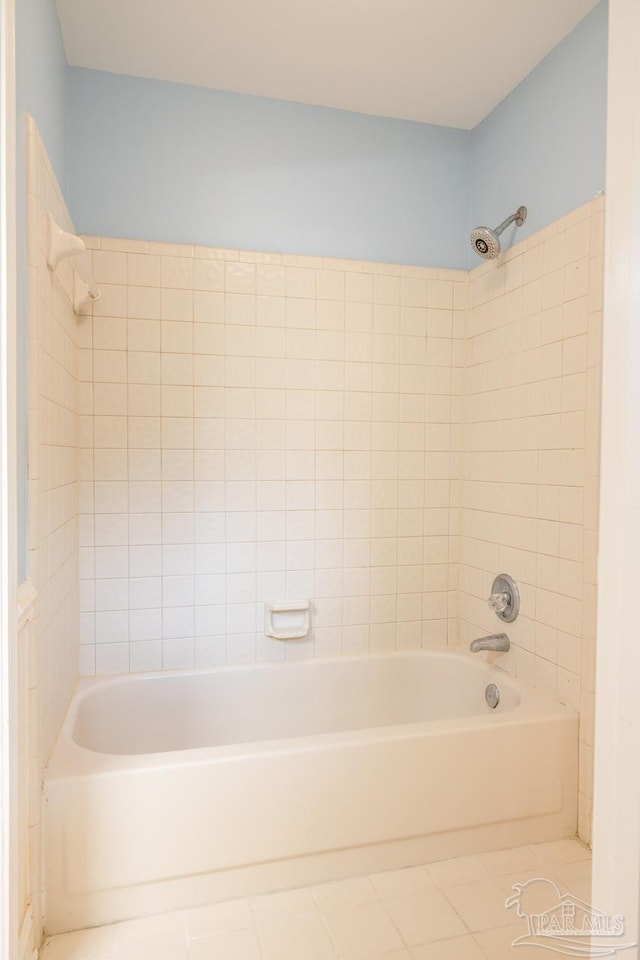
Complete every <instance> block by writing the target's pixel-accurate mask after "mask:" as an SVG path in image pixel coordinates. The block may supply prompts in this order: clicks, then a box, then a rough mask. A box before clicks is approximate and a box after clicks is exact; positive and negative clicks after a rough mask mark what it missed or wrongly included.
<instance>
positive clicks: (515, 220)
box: [493, 207, 524, 236]
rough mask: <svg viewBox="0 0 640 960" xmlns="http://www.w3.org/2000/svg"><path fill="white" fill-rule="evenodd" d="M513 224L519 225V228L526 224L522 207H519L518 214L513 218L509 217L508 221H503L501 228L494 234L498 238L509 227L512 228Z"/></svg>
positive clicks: (513, 215) (514, 214) (496, 229)
mask: <svg viewBox="0 0 640 960" xmlns="http://www.w3.org/2000/svg"><path fill="white" fill-rule="evenodd" d="M512 223H517V224H518V226H519V227H520V226H522V224H523V223H524V217H523V208H522V207H518V209H517V210H516V212H515V213H512V214H511V216H510V217H507V219H506V220H503V221H502V223H501V224H500V226H499V227H496V228H495V230H494V231H493V232H494V233H495V234H496V235H497V236H500V234H501V233H503V232H504V231H505V230H506V229H507V227H509V226H511V224H512Z"/></svg>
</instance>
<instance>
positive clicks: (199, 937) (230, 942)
mask: <svg viewBox="0 0 640 960" xmlns="http://www.w3.org/2000/svg"><path fill="white" fill-rule="evenodd" d="M536 877H544V878H546V879H548V880H552V881H553V882H554V883H556V884H557V886H558V887H559V888H560V889H561V890H562V891H563V892H568V893H571V894H573V895H574V896H576V897H580V898H582V899H586V900H588V899H589V889H590V882H591V861H590V852H589V850H587V849H586V848H585V847H584V846H582V844H580V843H579V842H578V841H575V840H560V841H554V842H552V843H542V844H536V845H532V846H527V847H520V848H517V849H513V850H502V851H496V852H495V853H485V854H480V855H478V856H471V857H459V858H458V859H455V860H445V861H443V862H441V863H432V864H427V865H426V866H421V867H411V868H408V869H406V870H395V871H391V872H388V873H378V874H373V875H371V876H368V877H355V878H353V879H350V880H340V881H337V882H334V883H324V884H320V885H318V886H314V887H306V888H302V889H299V890H289V891H286V892H284V893H275V894H271V895H269V896H260V897H251V898H248V899H246V900H234V901H231V902H228V903H220V904H214V905H211V906H205V907H199V908H198V909H196V910H186V911H180V912H177V913H169V914H163V915H161V916H159V917H150V918H148V919H144V920H131V921H128V922H126V923H120V924H114V925H113V926H109V927H100V928H97V929H94V930H85V931H80V932H78V933H70V934H65V935H63V936H59V937H52V938H50V939H49V940H48V941H47V942H46V944H45V947H44V950H43V952H42V954H41V958H42V960H507V958H512V960H518V958H520V960H541V958H542V957H543V956H544V960H549V951H548V950H544V951H543V950H539V949H538V948H536V947H527V948H526V949H524V950H523V949H518V948H513V947H512V946H511V942H512V941H513V940H514V939H515V938H516V937H519V936H522V935H523V934H524V933H525V932H526V923H525V921H524V920H517V918H516V915H515V913H514V912H513V911H510V910H507V909H506V908H505V899H506V898H507V897H508V896H509V895H510V894H511V893H512V884H514V883H516V882H525V881H526V880H530V879H534V878H536ZM532 912H535V911H532Z"/></svg>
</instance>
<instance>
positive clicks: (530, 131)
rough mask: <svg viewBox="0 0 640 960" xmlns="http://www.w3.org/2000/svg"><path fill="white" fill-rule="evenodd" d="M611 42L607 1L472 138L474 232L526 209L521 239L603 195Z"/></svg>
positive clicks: (537, 68) (509, 97) (552, 52)
mask: <svg viewBox="0 0 640 960" xmlns="http://www.w3.org/2000/svg"><path fill="white" fill-rule="evenodd" d="M607 40H608V4H607V0H602V2H601V3H599V4H598V6H597V7H595V8H594V9H593V10H592V11H591V13H589V14H588V15H587V16H586V17H585V18H584V19H583V20H582V21H581V22H580V23H579V24H578V25H577V27H576V28H575V30H573V32H572V33H570V34H569V36H568V37H567V38H566V39H565V40H564V41H563V42H562V43H561V44H560V45H559V46H557V47H556V48H555V50H552V51H551V53H550V54H549V55H548V56H547V57H546V58H545V60H543V61H542V63H540V64H539V65H538V66H537V67H536V69H535V70H533V71H532V72H531V73H530V74H529V76H528V77H526V78H525V79H524V80H523V81H522V83H520V84H519V86H518V87H516V89H515V90H513V91H512V92H511V93H510V94H509V96H508V97H506V99H505V100H503V101H502V103H500V104H499V105H498V106H497V107H496V108H495V110H493V111H492V113H490V114H489V116H488V117H487V118H486V120H484V121H483V122H482V123H481V124H479V125H478V126H477V127H476V129H475V130H474V131H473V135H472V138H471V157H472V163H471V169H472V185H471V221H472V225H473V226H475V225H476V224H487V225H489V226H495V225H496V224H497V223H499V222H500V221H501V220H503V219H504V217H506V216H507V215H508V214H509V213H511V212H512V211H513V210H515V209H516V208H517V207H518V206H519V205H520V204H521V203H524V204H525V205H526V206H527V208H528V211H529V215H528V218H527V222H526V224H525V225H524V226H523V227H521V228H520V229H519V230H518V232H517V238H518V239H524V237H525V236H527V235H528V234H530V233H535V231H536V230H540V229H541V228H542V227H544V226H547V225H548V224H549V223H552V222H553V221H554V220H557V219H558V218H559V217H561V216H563V215H564V214H566V213H569V212H570V211H571V210H575V209H576V207H579V206H581V205H582V204H583V203H586V202H587V201H588V200H590V199H591V198H592V197H594V196H595V195H596V194H597V193H598V192H599V191H600V190H604V186H605V160H606V113H607ZM508 236H509V238H510V239H512V236H513V231H510V232H509V234H508ZM472 255H473V254H472ZM474 260H475V258H474Z"/></svg>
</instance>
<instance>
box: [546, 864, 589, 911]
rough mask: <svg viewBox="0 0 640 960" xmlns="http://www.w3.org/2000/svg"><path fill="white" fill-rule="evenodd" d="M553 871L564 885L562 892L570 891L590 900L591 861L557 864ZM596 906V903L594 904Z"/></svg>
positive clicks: (576, 895)
mask: <svg viewBox="0 0 640 960" xmlns="http://www.w3.org/2000/svg"><path fill="white" fill-rule="evenodd" d="M555 872H556V874H557V876H558V879H559V880H560V884H561V885H563V886H564V891H563V892H564V893H571V894H573V896H574V897H579V898H580V899H581V900H587V901H589V902H590V901H591V862H590V861H589V860H586V861H583V862H581V863H562V864H557V866H556V868H555ZM594 906H595V907H596V908H597V904H594Z"/></svg>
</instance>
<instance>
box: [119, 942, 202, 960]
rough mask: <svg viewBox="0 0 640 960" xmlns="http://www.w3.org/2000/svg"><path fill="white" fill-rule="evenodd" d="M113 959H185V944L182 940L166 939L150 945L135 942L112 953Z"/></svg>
mask: <svg viewBox="0 0 640 960" xmlns="http://www.w3.org/2000/svg"><path fill="white" fill-rule="evenodd" d="M113 960H187V946H186V944H185V942H184V940H182V941H175V940H168V941H167V942H166V943H154V944H152V945H151V946H149V945H145V946H143V945H141V944H137V945H136V946H132V945H130V946H128V947H127V948H126V949H125V950H123V951H122V952H120V951H118V952H117V953H114V955H113Z"/></svg>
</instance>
